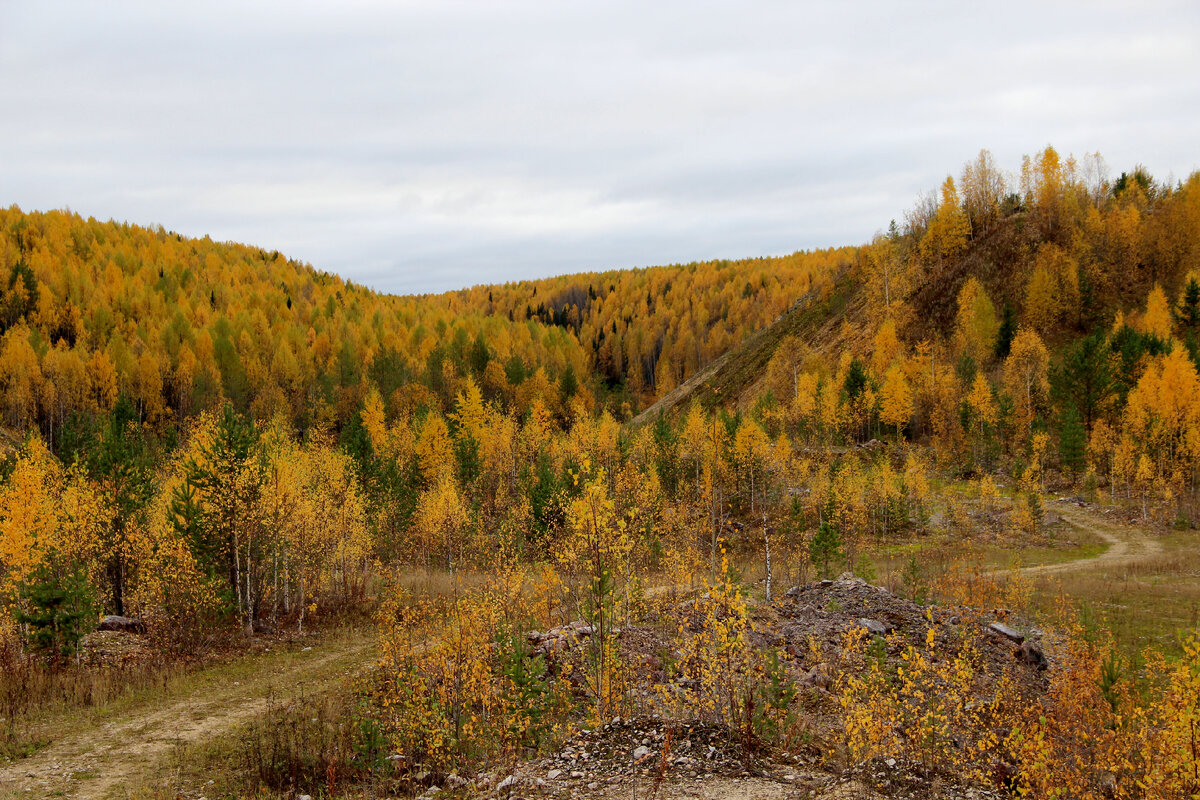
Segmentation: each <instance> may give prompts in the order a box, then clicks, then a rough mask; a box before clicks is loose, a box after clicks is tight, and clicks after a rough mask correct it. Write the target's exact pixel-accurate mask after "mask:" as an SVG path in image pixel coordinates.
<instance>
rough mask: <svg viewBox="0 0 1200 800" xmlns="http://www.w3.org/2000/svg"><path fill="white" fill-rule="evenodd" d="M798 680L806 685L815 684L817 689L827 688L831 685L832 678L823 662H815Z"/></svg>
mask: <svg viewBox="0 0 1200 800" xmlns="http://www.w3.org/2000/svg"><path fill="white" fill-rule="evenodd" d="M800 682H801V683H803V684H805V685H806V686H816V687H817V688H819V689H828V688H829V687H830V686H832V685H833V679H832V678H830V677H829V673H828V672H827V671H826V669H825V665H824V664H817V665H816V666H815V667H813V668H812V669H810V670H809V671H808V672H807V673H806V674H805V675H804V677H803V678H801V679H800Z"/></svg>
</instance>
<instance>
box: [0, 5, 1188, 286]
mask: <svg viewBox="0 0 1200 800" xmlns="http://www.w3.org/2000/svg"><path fill="white" fill-rule="evenodd" d="M1198 76H1200V4H1198V3H1196V2H1195V0H1182V1H1181V2H1161V3H1156V2H1146V0H1143V1H1142V2H1128V3H1118V2H1102V1H1097V0H1092V1H1091V2H1079V3H1057V2H1050V1H1049V0H1042V1H1041V2H1032V3H1024V2H992V3H982V2H963V1H962V0H958V2H945V3H931V2H895V0H887V1H886V2H846V3H801V2H795V1H794V0H793V1H792V2H746V1H745V0H742V2H728V3H714V2H696V1H695V0H693V1H692V2H679V3H674V2H636V3H635V2H583V1H582V0H553V1H550V0H547V2H541V3H534V2H523V1H514V0H506V1H505V2H486V3H472V2H447V0H437V1H436V2H369V1H368V0H359V1H357V2H338V3H333V2H328V3H316V2H297V1H296V0H291V1H290V2H279V3H255V2H244V1H243V2H231V3H224V2H208V1H207V0H206V1H205V2H188V3H182V2H164V0H153V1H152V2H144V3H133V2H98V1H97V0H83V1H81V2H55V1H54V0H37V2H34V1H33V0H0V204H4V205H8V204H11V203H16V204H18V205H20V206H21V207H22V208H25V209H48V208H61V207H68V206H69V207H70V208H72V209H73V210H75V211H78V212H79V213H81V214H84V215H85V216H95V217H98V218H101V219H108V218H115V219H118V220H128V221H131V222H137V223H160V224H162V225H164V226H165V227H167V228H168V229H172V230H177V231H180V232H181V233H185V234H188V235H197V236H199V235H204V234H209V235H211V236H213V237H214V238H216V239H233V240H237V241H244V242H248V243H253V244H257V245H261V246H263V247H266V248H272V249H279V250H281V251H283V252H285V253H287V254H288V255H290V256H292V257H294V258H299V259H302V260H305V261H308V262H310V263H312V264H313V265H314V266H317V267H319V268H321V269H327V270H332V271H335V272H338V273H341V274H343V275H345V276H347V277H349V278H352V279H354V280H357V281H360V282H363V283H366V284H368V285H371V286H374V287H377V288H380V289H384V290H388V291H396V292H410V291H429V290H440V289H446V288H454V287H459V286H464V285H470V284H475V283H482V282H492V281H503V280H506V279H514V278H522V277H532V276H540V275H547V274H552V273H561V272H569V271H578V270H584V269H598V268H611V267H630V266H640V265H646V264H659V263H671V262H682V261H691V260H697V259H707V258H713V257H737V256H753V255H763V254H772V253H787V252H791V251H794V250H797V249H802V248H809V247H819V246H825V245H830V244H846V243H857V242H861V241H864V240H866V239H868V238H869V237H870V236H871V235H872V233H874V232H875V231H876V230H878V229H880V228H883V227H886V225H887V223H888V221H889V220H890V219H892V218H901V217H902V214H903V211H904V209H905V208H907V207H909V206H910V205H911V204H912V202H913V200H914V199H915V197H916V195H917V194H918V193H919V192H923V191H926V190H930V189H933V188H935V187H936V186H937V185H938V184H939V183H940V181H941V179H942V178H944V176H945V175H946V174H947V173H948V172H955V173H957V172H958V171H959V168H960V166H961V164H962V163H963V162H964V161H966V160H968V159H969V158H971V157H972V156H974V155H975V154H976V153H977V152H978V151H979V149H980V148H981V147H987V148H989V149H991V150H992V152H993V153H994V154H995V156H996V158H997V160H998V161H999V162H1000V163H1001V164H1002V165H1004V166H1006V167H1010V168H1013V167H1016V165H1017V164H1018V163H1019V159H1020V156H1021V154H1022V153H1027V152H1033V151H1035V150H1038V149H1041V148H1042V147H1044V146H1045V145H1046V144H1047V143H1053V144H1054V145H1055V146H1056V147H1057V148H1058V149H1059V150H1060V151H1061V152H1063V153H1067V152H1074V153H1076V154H1080V155H1081V154H1083V153H1084V152H1090V151H1094V150H1099V151H1100V152H1101V153H1103V155H1104V156H1105V158H1106V160H1107V161H1108V164H1109V166H1110V168H1111V169H1112V171H1113V172H1119V171H1121V170H1122V169H1128V168H1130V167H1132V166H1133V165H1134V164H1136V163H1139V162H1141V163H1144V164H1145V165H1146V166H1147V167H1148V168H1149V169H1150V170H1151V171H1152V172H1153V173H1154V175H1155V176H1156V177H1159V178H1166V177H1168V176H1174V177H1175V178H1185V177H1187V175H1188V174H1190V173H1191V172H1192V171H1193V170H1195V169H1197V168H1200V77H1198Z"/></svg>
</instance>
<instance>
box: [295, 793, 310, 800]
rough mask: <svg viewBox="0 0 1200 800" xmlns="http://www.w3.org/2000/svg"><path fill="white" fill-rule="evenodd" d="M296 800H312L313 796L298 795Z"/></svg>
mask: <svg viewBox="0 0 1200 800" xmlns="http://www.w3.org/2000/svg"><path fill="white" fill-rule="evenodd" d="M296 800H312V795H311V794H300V795H296Z"/></svg>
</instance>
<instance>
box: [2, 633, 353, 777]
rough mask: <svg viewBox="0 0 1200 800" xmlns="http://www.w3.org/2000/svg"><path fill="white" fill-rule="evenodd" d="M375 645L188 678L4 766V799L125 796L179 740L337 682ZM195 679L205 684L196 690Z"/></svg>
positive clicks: (344, 646)
mask: <svg viewBox="0 0 1200 800" xmlns="http://www.w3.org/2000/svg"><path fill="white" fill-rule="evenodd" d="M374 646H375V645H374V640H373V637H372V636H371V635H370V634H369V633H363V634H359V635H353V636H346V637H342V638H338V639H331V640H327V641H325V642H323V643H320V644H317V645H314V646H313V647H312V648H311V650H308V651H300V652H296V653H294V654H290V655H289V656H288V657H287V658H277V659H275V660H273V662H272V663H266V662H264V665H263V668H262V669H261V670H250V671H249V674H248V676H245V677H244V678H243V679H241V680H237V681H235V680H234V679H233V677H230V678H229V680H228V681H210V682H204V681H198V682H189V684H188V685H189V686H192V687H193V689H192V690H191V691H187V692H175V693H172V694H169V695H167V696H165V697H162V698H159V699H156V700H151V701H148V702H146V703H143V704H140V705H137V706H135V707H132V708H129V709H127V710H124V711H122V712H121V713H120V714H119V715H116V716H114V717H113V718H111V719H108V720H106V721H104V722H103V723H100V724H94V725H89V724H87V723H80V724H81V727H80V728H79V729H77V730H71V731H70V732H69V733H65V734H63V735H62V736H61V737H58V738H55V740H54V741H53V742H51V743H50V744H49V745H48V746H46V747H44V748H42V749H41V750H39V751H38V752H37V753H35V754H34V755H32V756H30V757H29V758H24V759H21V760H19V761H16V762H15V763H12V764H7V765H3V764H0V800H10V799H11V798H34V797H36V798H42V797H64V798H74V799H75V800H100V799H101V798H107V797H113V796H116V797H121V796H123V792H122V789H123V788H125V787H126V786H127V785H129V784H131V783H134V782H136V781H139V780H140V779H142V778H143V776H145V775H147V774H149V770H151V769H153V768H155V767H156V766H159V765H161V763H162V761H163V759H164V757H166V756H167V755H168V754H169V753H170V752H171V750H172V749H173V748H175V747H177V746H178V745H180V744H188V743H193V742H199V741H203V740H205V739H208V738H211V737H214V736H217V735H219V734H221V733H225V732H228V731H229V730H231V729H233V728H234V727H236V726H237V725H239V724H240V723H244V722H248V721H249V720H251V719H253V718H254V717H255V716H257V715H259V714H261V713H263V712H264V711H265V710H266V709H267V707H268V704H269V703H270V702H271V701H272V699H274V701H275V702H279V701H287V700H289V699H291V698H295V697H300V696H303V695H308V694H313V693H315V692H319V691H320V690H322V689H324V688H329V687H331V686H333V685H336V683H337V682H338V681H341V680H343V679H344V678H346V677H348V676H350V675H353V674H355V673H357V672H359V671H361V670H362V669H363V668H364V666H365V665H367V664H369V663H371V662H372V660H373V656H374ZM213 669H214V670H221V669H222V668H221V667H216V668H213ZM231 674H232V673H231ZM196 683H199V685H201V686H202V687H203V688H200V689H195V688H194V686H195V685H196ZM214 684H215V685H214Z"/></svg>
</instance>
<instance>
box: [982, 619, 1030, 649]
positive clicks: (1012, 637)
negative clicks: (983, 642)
mask: <svg viewBox="0 0 1200 800" xmlns="http://www.w3.org/2000/svg"><path fill="white" fill-rule="evenodd" d="M988 630H989V631H991V632H992V633H998V634H1000V635H1001V636H1003V637H1004V638H1005V639H1008V640H1009V641H1013V642H1016V643H1017V644H1020V643H1021V642H1023V641H1025V634H1023V633H1021V632H1020V631H1019V630H1017V629H1016V628H1010V627H1008V626H1007V625H1005V624H1004V623H1003V622H993V623H992V624H991V625H988Z"/></svg>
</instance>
